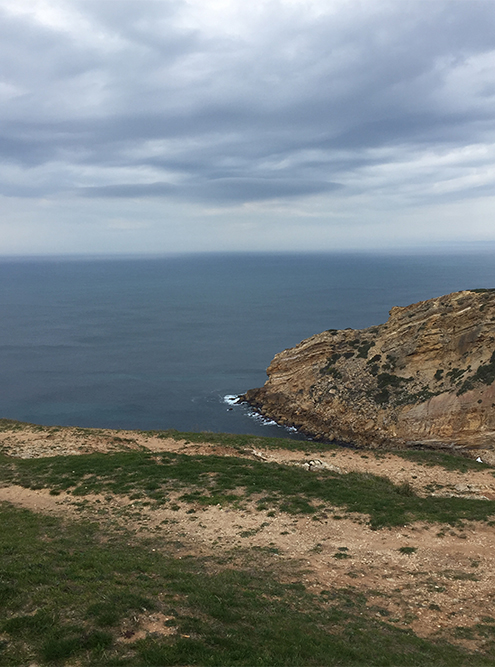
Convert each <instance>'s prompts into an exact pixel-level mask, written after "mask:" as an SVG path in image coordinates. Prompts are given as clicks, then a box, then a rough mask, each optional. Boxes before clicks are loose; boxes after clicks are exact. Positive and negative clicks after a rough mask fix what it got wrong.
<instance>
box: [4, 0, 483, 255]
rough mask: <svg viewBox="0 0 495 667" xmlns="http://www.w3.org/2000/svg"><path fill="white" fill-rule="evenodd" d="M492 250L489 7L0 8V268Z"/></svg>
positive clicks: (184, 0) (431, 0)
mask: <svg viewBox="0 0 495 667" xmlns="http://www.w3.org/2000/svg"><path fill="white" fill-rule="evenodd" d="M494 241H495V2H494V1H493V0H362V1H358V0H249V1H246V0H0V254H46V253H48V254H59V253H108V252H112V253H113V252H115V253H133V252H145V253H168V252H177V251H179V252H183V251H201V250H205V251H224V250H263V251H265V250H266V251H278V250H338V249H363V248H373V249H388V248H394V247H397V248H411V247H417V246H424V247H427V248H429V249H432V248H450V247H456V248H459V249H461V248H470V247H478V246H479V244H482V243H486V244H490V243H492V242H494Z"/></svg>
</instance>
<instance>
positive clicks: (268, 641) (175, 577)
mask: <svg viewBox="0 0 495 667" xmlns="http://www.w3.org/2000/svg"><path fill="white" fill-rule="evenodd" d="M164 433H167V437H169V435H170V432H164ZM180 436H181V438H180V439H182V440H184V439H185V437H184V436H187V437H193V436H192V434H180ZM177 437H179V434H178V436H177ZM197 437H198V442H204V441H208V440H206V438H210V441H211V434H204V435H202V434H197ZM246 437H247V436H246ZM201 438H203V440H201ZM243 438H244V436H228V435H219V436H218V437H217V440H216V442H217V444H218V443H220V444H223V445H228V446H230V447H233V448H234V449H235V448H241V447H245V446H247V445H249V446H253V442H252V439H251V440H250V441H246V442H244V440H243ZM257 440H260V441H261V439H257ZM277 442H278V446H280V441H277ZM289 442H291V446H292V447H293V448H297V447H298V448H300V449H303V450H306V449H307V444H308V443H305V442H297V441H289ZM260 446H262V447H263V448H264V449H269V448H270V447H275V444H274V443H272V442H271V441H270V440H268V439H267V441H266V442H264V441H263V442H261V443H260ZM284 446H285V443H284ZM328 447H329V449H328V450H327V451H331V446H328ZM320 451H321V447H320ZM370 456H373V454H371V453H370ZM404 456H405V457H406V458H408V457H412V459H415V460H417V461H418V462H420V463H421V464H423V465H428V466H429V465H435V466H438V468H439V470H441V469H443V468H446V469H463V467H464V468H466V466H467V468H466V469H469V466H470V465H472V463H471V462H470V461H467V462H466V460H463V459H458V460H455V461H454V463H453V462H452V459H450V458H449V457H447V458H445V456H446V455H443V454H440V455H438V454H436V453H429V452H409V453H406V454H404ZM449 466H450V467H449ZM455 466H460V468H455ZM14 484H15V485H19V486H21V487H24V488H25V489H49V490H50V494H52V495H53V496H55V497H56V496H57V495H60V494H62V493H63V494H65V493H68V494H70V496H71V497H72V498H75V499H77V498H79V499H81V500H84V497H85V496H87V495H88V494H94V493H98V494H104V495H105V496H106V497H107V498H114V497H122V496H125V497H128V498H132V499H136V500H138V502H139V503H141V504H142V505H145V506H146V507H148V508H150V509H153V507H172V509H174V508H175V507H177V506H182V507H188V508H191V511H192V510H193V509H194V508H200V507H205V506H209V505H220V506H223V507H228V508H237V509H239V511H243V510H244V509H245V508H246V507H247V506H248V505H250V506H251V507H253V504H254V508H255V509H256V508H257V509H259V510H263V511H264V512H266V511H268V512H270V513H272V514H275V513H276V514H280V513H285V514H287V515H289V516H301V515H306V516H308V517H311V518H315V519H318V517H319V516H320V515H321V514H323V512H326V513H327V516H328V515H329V514H330V515H331V513H332V512H334V513H335V515H336V517H335V518H341V516H342V515H344V516H352V517H353V518H354V520H355V521H358V522H362V523H365V524H368V525H369V526H371V527H372V528H373V529H375V530H377V531H379V530H385V531H386V530H388V529H389V528H390V527H394V526H404V525H405V524H409V523H411V522H415V521H422V522H428V523H434V524H441V525H445V524H450V525H451V526H456V527H459V526H461V527H462V524H463V522H464V521H466V520H469V521H475V522H483V523H484V524H489V525H493V518H494V517H495V501H489V500H475V499H466V498H455V497H453V498H442V497H426V498H425V497H420V496H418V495H416V494H415V492H414V491H413V490H412V489H411V487H410V486H409V485H408V484H399V485H394V484H393V483H392V482H391V481H390V480H388V479H387V478H386V477H380V476H376V475H372V474H370V473H348V474H345V475H339V474H337V473H335V472H332V471H329V470H322V471H319V472H312V473H307V472H306V471H305V470H303V469H302V468H299V467H295V466H288V465H277V464H273V463H262V462H260V461H253V460H250V459H246V458H239V457H235V456H213V455H210V456H200V455H196V456H193V455H187V456H186V455H183V454H176V453H169V452H166V453H164V452H160V453H150V452H145V451H127V452H117V453H108V454H88V455H77V456H76V455H73V456H53V457H49V458H42V459H14V458H11V457H8V456H4V455H2V456H0V485H2V486H9V485H14ZM255 513H256V511H255ZM337 513H338V514H339V516H337ZM0 526H1V530H0V665H2V667H3V666H4V665H5V667H9V666H13V665H55V666H56V665H67V666H72V665H73V666H77V667H86V666H90V665H108V666H126V667H133V666H136V667H145V666H146V667H154V666H158V665H184V666H186V665H219V666H220V665H240V666H241V665H242V666H251V665H253V666H254V665H259V666H269V667H272V666H273V667H276V666H285V665H287V666H289V665H293V666H306V665H308V666H309V665H315V666H316V665H335V666H337V665H338V666H353V665H354V666H358V665H383V666H384V667H385V666H390V667H394V666H402V665H404V666H405V665H411V666H413V665H417V666H420V665H421V666H425V665H435V666H436V665H438V666H445V667H451V666H452V667H453V666H456V665H465V666H466V667H467V666H473V667H475V666H478V665H479V666H482V665H494V664H495V619H493V618H491V617H489V616H485V617H483V618H482V619H481V620H480V621H479V622H476V623H474V624H472V625H471V626H470V627H469V628H467V629H465V630H462V629H460V630H459V632H466V633H468V634H469V633H471V634H470V637H472V636H477V637H482V638H483V640H484V644H483V651H476V652H473V651H471V650H468V649H467V648H464V647H463V646H459V645H453V644H451V643H448V642H447V641H445V640H442V639H440V638H439V639H438V640H431V639H430V640H426V639H421V638H419V637H418V636H416V635H415V634H414V633H413V632H412V630H410V629H408V628H405V627H402V628H401V627H397V625H396V624H394V623H392V622H390V621H389V620H388V618H387V612H386V610H384V609H382V608H380V607H377V606H376V605H371V606H370V604H369V600H368V599H367V595H366V594H365V593H363V591H362V590H358V588H355V587H354V586H352V585H349V586H347V587H335V588H332V589H330V590H322V591H319V592H318V593H314V592H312V590H311V588H309V587H306V585H305V583H304V577H303V574H304V564H303V563H299V562H287V561H284V560H283V559H280V558H278V557H277V553H276V549H272V550H271V549H268V548H266V549H260V548H259V547H258V548H255V547H249V545H247V546H246V547H245V548H243V549H242V550H237V552H236V553H235V554H234V553H230V554H229V553H228V552H225V551H221V550H219V552H218V555H217V556H215V555H214V556H209V557H207V558H206V557H199V556H192V555H187V556H183V555H179V550H178V548H177V545H176V544H175V543H174V541H173V540H171V539H170V537H167V535H166V534H164V533H163V532H160V531H157V532H148V533H136V531H133V530H131V529H130V528H127V527H123V526H122V524H120V525H117V524H114V523H112V521H109V520H105V519H104V518H102V520H101V521H100V520H98V521H88V520H83V519H81V520H75V519H74V518H72V519H71V518H69V517H66V518H61V517H58V516H46V515H43V514H40V513H35V512H32V511H29V510H26V509H20V508H17V507H14V506H12V505H10V504H8V503H0ZM401 549H402V551H401V553H402V554H404V557H405V558H407V557H412V556H410V554H411V555H412V554H414V552H415V551H416V548H415V547H409V546H404V547H402V548H401ZM337 557H340V558H342V559H345V558H348V555H347V554H346V550H345V549H344V548H343V549H342V550H341V551H340V552H337V553H336V554H335V556H334V558H337ZM456 576H457V575H456ZM470 576H474V575H470ZM153 621H156V622H157V623H159V624H160V625H161V627H162V631H161V632H160V633H155V632H153V631H150V632H148V633H147V634H146V635H145V636H144V635H143V636H141V635H140V634H139V628H142V627H143V626H144V627H147V624H148V625H149V624H150V623H151V624H152V623H153ZM149 627H152V626H151V625H149ZM163 628H165V632H164V631H163ZM466 636H467V635H466ZM470 637H468V636H467V638H468V639H469V638H470Z"/></svg>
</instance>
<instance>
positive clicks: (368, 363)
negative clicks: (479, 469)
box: [243, 290, 495, 450]
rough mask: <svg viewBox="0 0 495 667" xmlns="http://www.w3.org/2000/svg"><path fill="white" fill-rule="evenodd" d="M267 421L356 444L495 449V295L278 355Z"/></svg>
mask: <svg viewBox="0 0 495 667" xmlns="http://www.w3.org/2000/svg"><path fill="white" fill-rule="evenodd" d="M267 374H268V380H267V382H266V384H265V385H264V387H262V388H261V389H251V390H250V391H248V392H247V393H246V394H245V396H244V397H243V398H244V399H245V400H246V401H247V402H248V403H250V404H251V405H252V406H253V407H255V408H256V409H257V410H259V411H260V412H261V413H262V414H263V415H265V416H267V417H270V418H271V419H275V420H276V421H277V422H278V423H281V424H286V425H290V426H295V427H296V428H297V429H298V430H300V431H301V432H303V433H306V434H308V435H311V436H313V437H314V438H318V439H322V440H330V441H332V440H339V441H345V442H350V443H354V444H356V445H358V446H365V447H380V446H395V447H397V446H399V447H401V446H411V445H416V446H417V445H422V446H430V447H460V448H470V449H473V450H477V449H484V450H490V449H493V448H494V447H495V384H494V381H495V290H471V291H463V292H456V293H454V294H449V295H447V296H442V297H438V298H435V299H430V300H429V301H421V302H420V303H415V304H413V305H411V306H407V307H405V308H399V307H395V308H392V310H391V311H390V317H389V319H388V321H387V322H386V323H385V324H381V325H379V326H375V327H370V328H369V329H362V330H352V329H346V330H343V331H341V330H332V329H331V330H328V331H324V332H323V333H320V334H317V335H315V336H312V337H311V338H308V339H307V340H304V341H302V342H301V343H299V345H296V347H294V348H292V349H289V350H285V351H284V352H281V353H280V354H277V355H276V356H275V358H274V359H273V361H272V363H271V364H270V366H269V368H268V369H267Z"/></svg>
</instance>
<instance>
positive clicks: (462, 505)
mask: <svg viewBox="0 0 495 667" xmlns="http://www.w3.org/2000/svg"><path fill="white" fill-rule="evenodd" d="M0 482H4V483H9V484H19V485H21V486H24V487H28V488H48V489H50V490H51V492H54V493H57V492H60V491H70V492H71V493H72V494H73V495H74V496H84V495H86V494H88V493H103V494H108V493H111V494H122V495H128V496H131V497H133V498H136V499H137V498H142V499H146V500H148V501H150V502H152V503H159V504H160V503H161V504H164V503H168V502H170V501H169V494H170V492H171V491H179V492H181V493H182V496H181V497H180V498H179V501H180V502H183V503H188V504H192V505H193V506H194V505H196V506H198V505H199V506H201V505H212V504H214V505H217V504H220V505H229V504H233V505H234V506H239V504H242V503H243V502H245V501H248V500H255V501H256V502H257V504H258V507H259V509H268V510H269V511H275V510H277V511H283V512H287V513H291V514H301V513H303V514H304V513H305V514H317V512H318V511H319V509H320V508H321V507H325V505H327V506H328V505H331V506H334V507H341V508H343V509H344V510H346V511H347V512H352V513H360V514H364V515H367V516H368V517H369V523H370V525H371V526H372V527H374V528H380V527H383V526H396V525H404V524H407V523H409V522H411V521H418V520H422V521H427V522H438V523H451V524H456V523H458V522H459V521H461V520H475V521H486V520H489V518H490V517H491V516H492V515H495V502H494V501H489V500H477V499H466V498H443V497H427V498H421V497H419V496H417V495H416V494H415V493H414V491H413V490H412V488H411V487H410V486H409V485H407V484H406V485H395V484H393V483H392V482H391V481H390V480H389V479H387V478H386V477H380V476H377V475H372V474H370V473H358V472H351V473H348V474H345V475H341V474H338V473H335V472H331V471H319V472H307V471H305V470H303V469H302V468H299V467H296V466H284V465H278V464H273V463H262V462H259V461H251V460H247V459H241V458H235V457H223V456H186V455H181V454H172V453H160V454H151V453H149V452H118V453H114V454H89V455H84V456H55V457H50V458H45V459H13V458H9V457H6V456H0Z"/></svg>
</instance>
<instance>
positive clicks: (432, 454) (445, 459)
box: [393, 449, 491, 472]
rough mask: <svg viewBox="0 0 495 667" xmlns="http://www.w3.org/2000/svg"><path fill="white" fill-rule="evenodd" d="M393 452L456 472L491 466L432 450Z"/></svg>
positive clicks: (417, 461)
mask: <svg viewBox="0 0 495 667" xmlns="http://www.w3.org/2000/svg"><path fill="white" fill-rule="evenodd" d="M393 454H395V456H400V457H401V458H403V459H406V460H408V461H414V462H415V463H422V464H423V465H426V466H439V467H441V468H444V469H445V470H455V471H458V472H468V471H470V470H476V471H480V470H483V469H484V468H487V467H491V466H487V465H486V464H480V463H478V462H477V461H475V460H474V459H468V458H466V457H463V456H455V455H452V454H447V453H446V452H439V451H433V450H415V449H410V450H398V451H394V452H393Z"/></svg>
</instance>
